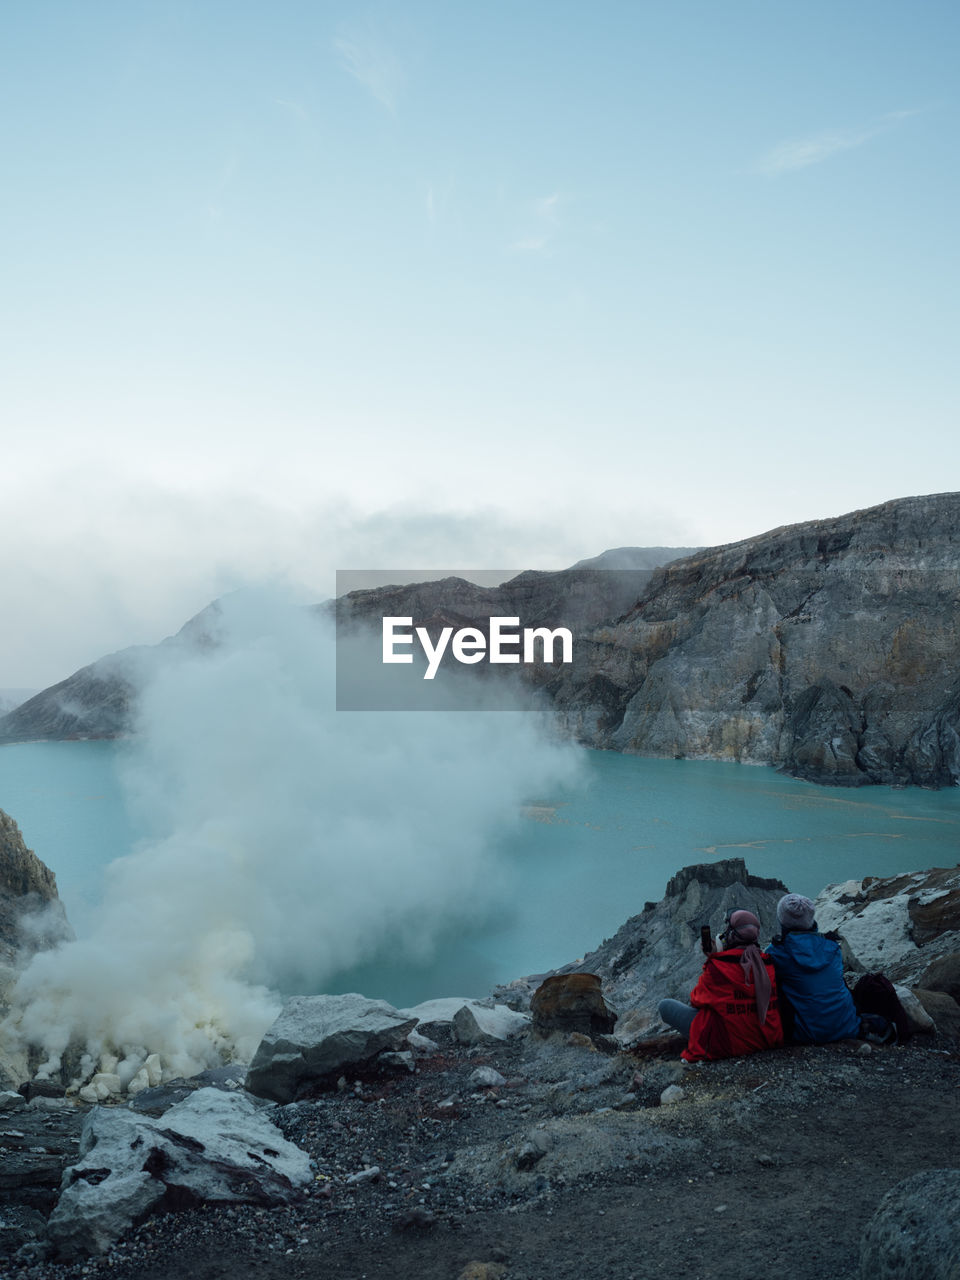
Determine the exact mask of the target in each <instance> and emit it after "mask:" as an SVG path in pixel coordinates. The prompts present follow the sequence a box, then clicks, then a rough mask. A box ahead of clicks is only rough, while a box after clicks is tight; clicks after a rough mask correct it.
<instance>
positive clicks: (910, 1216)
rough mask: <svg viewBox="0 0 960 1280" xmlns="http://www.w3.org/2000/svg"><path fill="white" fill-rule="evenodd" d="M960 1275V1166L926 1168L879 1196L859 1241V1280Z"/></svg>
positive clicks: (937, 1279)
mask: <svg viewBox="0 0 960 1280" xmlns="http://www.w3.org/2000/svg"><path fill="white" fill-rule="evenodd" d="M957 1275H960V1169H931V1170H928V1171H927V1172H925V1173H917V1174H914V1175H913V1177H912V1178H906V1179H904V1181H903V1182H899V1183H897V1185H896V1186H895V1187H893V1188H892V1189H891V1190H890V1191H888V1192H887V1194H886V1195H885V1196H884V1197H883V1199H882V1200H881V1201H880V1205H879V1207H878V1209H877V1211H876V1213H875V1214H874V1216H873V1217H872V1218H871V1220H870V1222H869V1223H868V1224H867V1227H866V1230H865V1231H864V1233H863V1238H862V1241H861V1245H860V1277H861V1280H955V1277H956V1276H957Z"/></svg>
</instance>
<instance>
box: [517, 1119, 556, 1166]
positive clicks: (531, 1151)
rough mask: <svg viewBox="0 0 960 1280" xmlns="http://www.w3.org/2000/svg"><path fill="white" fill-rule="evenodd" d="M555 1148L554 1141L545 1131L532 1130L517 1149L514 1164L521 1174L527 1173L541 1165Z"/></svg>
mask: <svg viewBox="0 0 960 1280" xmlns="http://www.w3.org/2000/svg"><path fill="white" fill-rule="evenodd" d="M552 1146H553V1139H552V1138H551V1136H550V1134H549V1133H548V1132H547V1131H546V1130H545V1129H532V1130H531V1131H530V1133H528V1134H527V1137H526V1139H525V1140H524V1141H523V1142H522V1143H521V1144H520V1146H519V1147H518V1148H517V1150H516V1153H515V1156H514V1163H515V1164H516V1166H517V1168H518V1169H519V1170H520V1171H521V1173H527V1172H529V1170H531V1169H532V1168H533V1166H534V1165H535V1164H539V1163H540V1161H541V1160H542V1159H543V1157H544V1156H545V1155H546V1154H547V1152H548V1151H549V1150H550V1148H551V1147H552Z"/></svg>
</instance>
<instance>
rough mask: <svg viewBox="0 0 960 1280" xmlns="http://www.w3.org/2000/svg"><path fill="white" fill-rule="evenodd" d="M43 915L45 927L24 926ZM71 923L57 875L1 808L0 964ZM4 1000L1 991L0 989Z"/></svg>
mask: <svg viewBox="0 0 960 1280" xmlns="http://www.w3.org/2000/svg"><path fill="white" fill-rule="evenodd" d="M40 915H42V916H43V921H44V927H43V928H42V929H40V930H39V932H38V931H37V930H36V929H32V928H29V927H28V928H27V929H26V930H25V929H24V922H25V920H29V919H30V918H33V919H34V920H36V918H38V917H39V916H40ZM68 932H69V927H68V925H67V922H66V915H65V914H64V911H63V907H62V905H61V903H60V898H59V896H58V894H57V878H56V876H55V875H54V874H53V872H52V871H51V870H50V869H49V867H47V866H45V865H44V864H43V863H42V862H41V861H40V859H39V858H38V857H37V855H36V854H35V853H34V852H33V851H32V850H31V849H28V848H27V846H26V845H25V844H24V842H23V836H22V835H21V834H20V828H19V827H18V826H17V824H16V823H15V822H14V820H13V818H11V817H10V815H9V814H8V813H4V811H3V810H2V809H0V966H3V965H10V964H12V963H14V962H15V961H16V960H17V959H18V957H19V958H22V957H23V955H24V952H27V953H29V952H31V951H36V950H37V949H38V948H39V947H41V946H48V945H50V943H51V942H54V941H57V940H59V939H60V938H62V937H64V936H66V934H67V933H68ZM0 1002H2V992H0Z"/></svg>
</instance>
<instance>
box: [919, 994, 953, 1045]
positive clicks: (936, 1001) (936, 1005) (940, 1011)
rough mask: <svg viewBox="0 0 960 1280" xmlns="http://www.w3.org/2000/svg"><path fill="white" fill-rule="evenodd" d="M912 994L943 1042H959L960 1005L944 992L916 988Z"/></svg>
mask: <svg viewBox="0 0 960 1280" xmlns="http://www.w3.org/2000/svg"><path fill="white" fill-rule="evenodd" d="M913 994H914V995H915V996H916V998H917V1000H918V1001H919V1002H920V1004H921V1005H922V1006H923V1008H924V1010H925V1011H926V1013H928V1014H929V1016H930V1017H931V1018H932V1019H933V1025H934V1027H935V1028H936V1030H937V1032H938V1033H939V1034H940V1035H941V1036H943V1038H944V1039H945V1040H954V1041H960V1004H957V1002H956V1000H954V998H953V996H948V995H947V993H946V992H945V991H925V990H924V989H923V987H916V988H915V990H914V992H913Z"/></svg>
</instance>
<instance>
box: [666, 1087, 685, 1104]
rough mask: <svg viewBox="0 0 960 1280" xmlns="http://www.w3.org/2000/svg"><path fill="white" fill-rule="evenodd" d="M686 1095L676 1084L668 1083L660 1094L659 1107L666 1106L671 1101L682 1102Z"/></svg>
mask: <svg viewBox="0 0 960 1280" xmlns="http://www.w3.org/2000/svg"><path fill="white" fill-rule="evenodd" d="M686 1096H687V1095H686V1094H685V1093H684V1091H683V1090H682V1089H681V1088H680V1086H679V1085H678V1084H668V1085H667V1087H666V1088H665V1089H664V1091H663V1093H661V1095H660V1105H661V1107H668V1106H670V1105H671V1103H674V1102H682V1101H683V1099H684V1098H685V1097H686Z"/></svg>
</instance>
